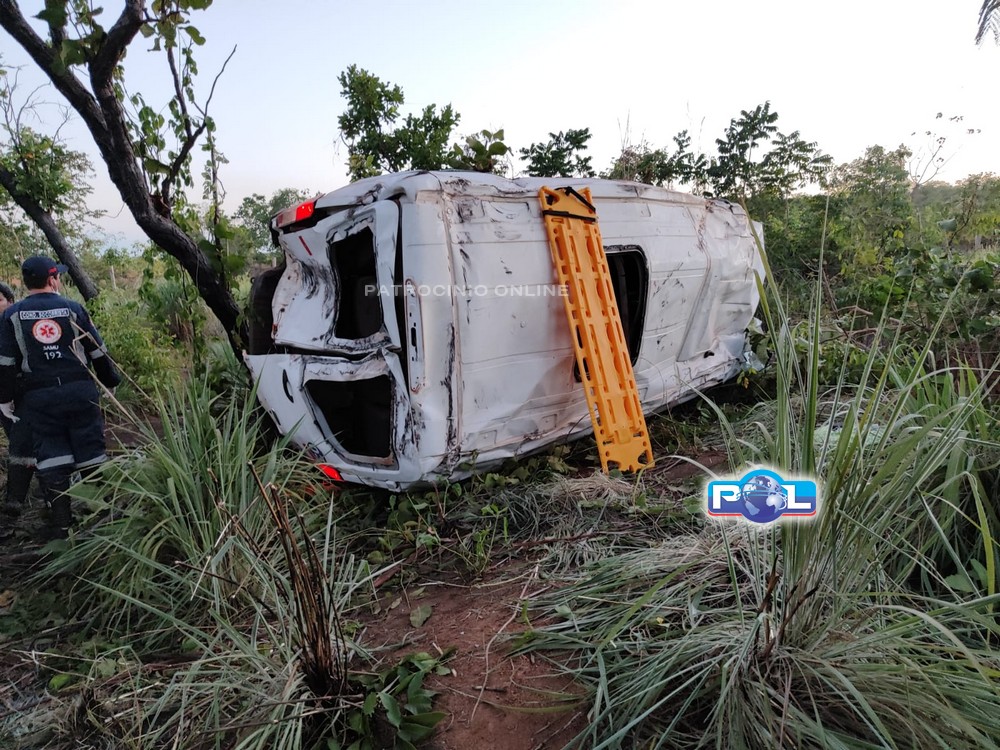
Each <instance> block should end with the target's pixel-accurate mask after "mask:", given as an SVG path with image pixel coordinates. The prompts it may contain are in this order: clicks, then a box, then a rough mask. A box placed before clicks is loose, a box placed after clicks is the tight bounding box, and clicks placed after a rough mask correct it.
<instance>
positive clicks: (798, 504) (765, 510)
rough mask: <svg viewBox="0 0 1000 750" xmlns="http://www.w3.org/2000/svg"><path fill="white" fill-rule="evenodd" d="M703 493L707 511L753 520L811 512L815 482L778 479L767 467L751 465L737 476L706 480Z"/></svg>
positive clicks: (816, 496)
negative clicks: (711, 480)
mask: <svg viewBox="0 0 1000 750" xmlns="http://www.w3.org/2000/svg"><path fill="white" fill-rule="evenodd" d="M705 493H706V496H707V500H708V508H707V510H708V515H710V516H718V517H726V516H730V517H733V516H735V517H738V516H743V518H745V519H747V520H748V521H753V522H754V523H771V522H772V521H777V520H778V519H779V518H796V517H799V518H801V517H809V516H814V515H816V509H817V507H818V503H819V493H818V492H817V489H816V482H813V481H811V480H808V479H795V480H788V479H782V478H781V476H780V475H779V474H778V473H777V472H776V471H772V470H771V469H754V470H753V471H749V472H747V473H746V474H744V475H743V478H742V479H739V480H732V479H722V480H716V481H714V482H709V483H708V485H707V487H706V488H705Z"/></svg>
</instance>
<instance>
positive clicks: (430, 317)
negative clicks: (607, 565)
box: [247, 173, 760, 489]
mask: <svg viewBox="0 0 1000 750" xmlns="http://www.w3.org/2000/svg"><path fill="white" fill-rule="evenodd" d="M542 184H546V185H548V186H550V187H558V186H560V184H571V185H573V186H576V187H579V186H581V185H585V186H588V187H590V188H591V190H592V195H593V198H594V203H595V205H596V207H597V210H598V216H599V221H600V229H601V233H602V239H603V242H604V245H605V248H606V250H607V253H608V258H609V267H610V268H611V270H612V275H613V277H614V278H613V279H612V285H613V286H614V289H615V295H616V298H618V300H619V309H620V311H621V313H622V318H623V321H624V324H625V326H626V329H627V330H626V338H627V339H628V340H629V349H630V355H631V356H632V358H633V363H634V369H635V374H636V383H637V386H638V388H639V394H640V398H641V400H642V403H643V406H644V408H645V409H646V410H647V411H652V410H655V409H658V408H662V407H664V406H666V405H668V404H672V403H677V402H679V401H682V400H685V399H687V398H690V397H692V396H693V395H694V389H700V388H704V387H706V386H708V385H711V384H714V383H718V382H722V381H724V380H726V379H728V378H730V377H732V376H733V375H735V374H736V373H737V372H738V371H739V369H740V367H741V366H742V363H743V355H744V349H745V346H746V341H745V329H746V327H747V325H748V324H749V322H750V320H751V318H752V316H753V313H754V311H755V309H756V306H757V301H758V300H757V285H756V281H755V276H754V274H755V271H759V270H760V260H759V258H758V256H757V251H756V247H755V243H754V240H753V237H752V233H751V231H750V225H749V222H748V220H747V218H746V216H745V215H744V214H743V212H742V211H741V210H740V209H739V208H738V207H734V206H731V205H730V204H728V203H725V202H721V201H705V200H702V199H700V198H695V197H693V196H687V195H683V194H679V193H672V192H669V191H666V190H662V189H657V188H650V187H647V186H640V185H635V184H632V183H615V182H607V181H599V180H591V181H586V180H584V181H581V180H535V179H525V180H516V181H509V180H504V179H502V178H498V177H494V176H490V175H471V174H461V173H459V174H456V173H410V174H405V175H388V176H384V177H382V178H374V179H372V180H366V181H362V182H359V183H355V184H354V185H351V186H348V188H343V189H342V190H340V191H334V192H333V193H330V194H328V195H327V196H325V197H324V198H323V199H322V200H321V201H318V202H317V208H318V209H319V208H322V209H323V213H322V215H321V218H319V219H318V220H317V221H315V223H314V224H313V225H312V226H304V227H301V228H299V227H292V228H291V230H289V231H286V232H285V233H284V234H281V236H280V244H281V246H282V248H283V250H284V253H285V259H286V266H285V270H284V272H283V274H282V278H281V280H280V281H279V283H278V286H277V289H276V290H275V291H274V294H273V298H272V300H271V303H272V304H271V310H272V313H273V319H274V328H273V329H274V337H273V339H274V351H272V352H267V353H263V354H251V355H250V356H248V357H247V363H248V365H249V366H250V367H251V369H252V370H253V372H254V373H255V375H256V376H257V377H258V378H259V380H260V385H259V387H258V394H259V398H260V400H261V402H262V403H263V404H264V405H265V407H266V408H267V409H268V410H269V411H270V412H271V414H272V416H273V417H274V419H275V421H276V423H277V424H278V427H279V429H281V430H282V431H283V432H286V433H292V434H293V440H294V441H295V442H297V443H298V444H300V445H302V446H304V447H306V449H307V450H309V451H310V452H311V453H312V455H313V456H314V457H315V458H317V460H322V461H324V462H326V463H330V464H331V465H333V466H336V467H337V468H338V469H339V470H340V471H341V474H342V475H343V476H344V477H345V479H348V480H354V481H359V482H363V483H366V484H371V485H376V486H383V487H388V488H391V489H400V488H405V487H408V486H412V485H414V484H419V483H425V482H434V481H437V480H439V479H443V478H460V477H463V476H467V475H468V474H469V473H471V472H473V471H475V470H477V469H481V468H486V467H488V466H490V465H493V464H495V463H497V462H498V461H501V460H503V459H505V458H509V457H512V456H518V455H522V454H524V453H528V452H531V451H534V450H537V449H539V448H542V447H544V446H546V445H549V444H551V443H553V442H554V441H558V440H565V439H569V438H572V437H575V436H578V435H581V434H584V433H587V432H590V431H591V426H590V419H589V414H588V412H587V406H586V401H585V399H584V395H583V391H582V386H581V384H580V382H579V378H578V374H577V373H576V371H575V359H574V355H573V349H572V341H571V339H570V333H569V328H568V326H567V325H566V317H565V311H564V304H565V302H564V299H563V294H565V290H562V289H560V288H559V287H558V285H557V281H556V275H555V271H554V268H553V266H552V260H551V254H550V251H549V248H548V244H547V239H546V235H545V231H544V224H543V221H542V218H541V214H540V209H539V207H538V202H537V193H538V189H539V187H540V186H541V185H542Z"/></svg>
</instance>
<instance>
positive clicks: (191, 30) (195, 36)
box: [184, 26, 205, 47]
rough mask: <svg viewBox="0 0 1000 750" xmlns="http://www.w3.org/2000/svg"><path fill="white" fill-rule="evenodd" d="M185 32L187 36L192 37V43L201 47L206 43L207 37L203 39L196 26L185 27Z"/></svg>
mask: <svg viewBox="0 0 1000 750" xmlns="http://www.w3.org/2000/svg"><path fill="white" fill-rule="evenodd" d="M184 31H186V32H187V35H188V36H189V37H191V41H192V42H194V43H195V44H197V45H198V46H199V47H200V46H201V45H203V44H204V43H205V37H203V36H202V35H201V32H200V31H198V29H196V28H195V27H194V26H185V27H184Z"/></svg>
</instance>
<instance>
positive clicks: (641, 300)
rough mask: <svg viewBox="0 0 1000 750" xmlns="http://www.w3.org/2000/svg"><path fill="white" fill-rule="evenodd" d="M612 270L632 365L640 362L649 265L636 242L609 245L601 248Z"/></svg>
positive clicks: (619, 312)
mask: <svg viewBox="0 0 1000 750" xmlns="http://www.w3.org/2000/svg"><path fill="white" fill-rule="evenodd" d="M604 250H605V252H606V253H607V256H608V268H609V270H610V271H611V287H612V289H613V290H614V293H615V302H617V303H618V314H619V315H620V317H621V319H622V330H623V331H624V333H625V343H626V344H628V356H629V359H631V360H632V365H633V366H634V365H635V363H636V362H638V361H639V348H640V347H641V346H642V333H643V329H644V327H645V323H646V299H647V298H648V297H649V266H648V265H647V264H646V256H645V254H643V252H642V249H641V248H640V247H638V246H636V245H609V246H608V247H606V248H604Z"/></svg>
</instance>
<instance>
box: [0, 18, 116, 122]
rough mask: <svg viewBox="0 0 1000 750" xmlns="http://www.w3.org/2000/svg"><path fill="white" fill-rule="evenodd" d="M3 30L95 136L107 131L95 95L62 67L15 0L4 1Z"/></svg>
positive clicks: (0, 25) (1, 20) (0, 23)
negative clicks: (97, 132) (32, 61)
mask: <svg viewBox="0 0 1000 750" xmlns="http://www.w3.org/2000/svg"><path fill="white" fill-rule="evenodd" d="M0 27H2V28H3V29H4V30H5V31H6V32H7V33H8V34H10V35H11V36H12V37H14V41H16V42H17V43H18V44H20V45H21V47H23V48H24V51H25V52H27V53H28V55H30V57H31V59H32V60H34V61H35V63H36V64H37V65H38V67H39V68H41V69H42V72H43V73H45V75H47V76H48V77H49V80H51V81H52V83H53V85H54V86H55V87H56V88H57V89H58V90H59V93H60V94H62V95H63V96H65V97H66V100H67V101H68V102H69V103H70V106H72V107H73V109H75V110H76V111H77V113H79V115H80V117H82V118H83V120H84V122H85V123H86V124H87V127H88V128H89V129H90V130H91V132H93V131H94V130H95V129H96V130H104V129H105V127H106V126H105V123H104V116H103V114H102V113H101V110H100V108H99V107H98V106H97V102H96V101H94V97H93V95H92V94H91V93H90V92H89V91H87V89H86V87H84V85H83V84H82V83H80V81H79V80H78V79H77V77H76V76H75V75H73V73H72V72H71V71H70V70H68V69H66V68H63V67H62V66H61V65H60V64H59V63H58V60H57V59H56V50H55V48H54V47H50V46H49V45H48V44H46V43H45V41H43V40H42V38H41V37H39V36H38V34H36V33H35V31H34V29H32V28H31V26H29V25H28V22H27V21H26V20H25V18H24V16H23V15H22V14H21V9H20V8H18V7H17V3H16V2H14V0H0Z"/></svg>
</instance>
